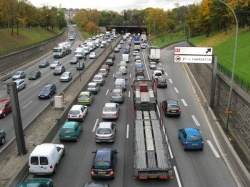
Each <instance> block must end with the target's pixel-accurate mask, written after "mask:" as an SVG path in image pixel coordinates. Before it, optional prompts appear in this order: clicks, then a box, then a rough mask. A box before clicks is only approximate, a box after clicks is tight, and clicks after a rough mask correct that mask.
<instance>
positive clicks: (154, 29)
mask: <svg viewBox="0 0 250 187" xmlns="http://www.w3.org/2000/svg"><path fill="white" fill-rule="evenodd" d="M160 17H162V15H160V16H159V17H156V18H155V19H154V35H155V21H156V20H157V19H158V18H160Z"/></svg>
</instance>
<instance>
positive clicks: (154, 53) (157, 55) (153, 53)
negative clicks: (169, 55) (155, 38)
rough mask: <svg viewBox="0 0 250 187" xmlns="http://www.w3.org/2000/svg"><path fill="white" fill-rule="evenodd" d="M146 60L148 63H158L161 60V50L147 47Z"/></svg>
mask: <svg viewBox="0 0 250 187" xmlns="http://www.w3.org/2000/svg"><path fill="white" fill-rule="evenodd" d="M148 59H149V62H153V61H155V62H160V59H161V49H160V48H159V47H157V46H149V47H148Z"/></svg>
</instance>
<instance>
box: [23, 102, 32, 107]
mask: <svg viewBox="0 0 250 187" xmlns="http://www.w3.org/2000/svg"><path fill="white" fill-rule="evenodd" d="M32 102H33V101H30V102H29V103H28V104H27V105H25V106H24V107H23V108H26V107H27V106H28V105H30V104H31V103H32Z"/></svg>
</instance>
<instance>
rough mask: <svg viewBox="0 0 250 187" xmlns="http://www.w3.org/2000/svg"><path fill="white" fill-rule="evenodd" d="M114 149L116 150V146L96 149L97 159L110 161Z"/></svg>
mask: <svg viewBox="0 0 250 187" xmlns="http://www.w3.org/2000/svg"><path fill="white" fill-rule="evenodd" d="M112 150H115V149H114V148H110V147H105V148H99V149H97V150H96V157H95V161H99V160H105V161H109V159H110V155H111V151H112Z"/></svg>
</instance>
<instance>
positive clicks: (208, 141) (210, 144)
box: [206, 140, 220, 158]
mask: <svg viewBox="0 0 250 187" xmlns="http://www.w3.org/2000/svg"><path fill="white" fill-rule="evenodd" d="M206 142H207V144H208V145H209V147H210V148H211V150H212V152H213V153H214V156H215V157H216V158H220V155H219V153H218V152H217V151H216V149H215V148H214V146H213V144H212V142H211V141H210V140H206Z"/></svg>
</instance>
